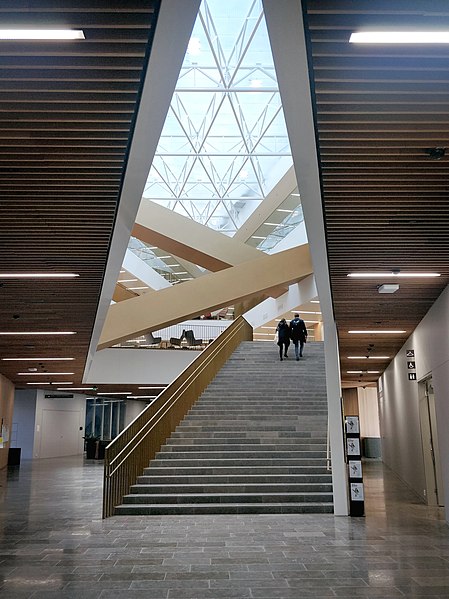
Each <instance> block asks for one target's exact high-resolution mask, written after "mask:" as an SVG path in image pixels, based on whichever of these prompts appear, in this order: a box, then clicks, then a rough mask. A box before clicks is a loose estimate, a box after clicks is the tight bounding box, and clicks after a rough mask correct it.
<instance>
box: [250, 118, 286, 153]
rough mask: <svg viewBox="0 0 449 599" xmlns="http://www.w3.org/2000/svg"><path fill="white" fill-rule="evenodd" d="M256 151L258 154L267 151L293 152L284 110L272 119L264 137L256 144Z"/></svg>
mask: <svg viewBox="0 0 449 599" xmlns="http://www.w3.org/2000/svg"><path fill="white" fill-rule="evenodd" d="M254 151H255V153H256V154H258V153H261V154H265V153H266V152H270V153H273V154H278V153H282V154H291V150H290V143H289V139H288V134H287V127H286V125H285V119H284V113H283V112H282V110H280V111H279V112H278V114H277V115H276V117H275V118H274V119H273V120H272V121H271V123H270V124H269V126H268V128H267V129H266V131H265V132H264V133H263V136H262V138H261V139H260V141H259V142H258V144H257V145H256V146H255V148H254Z"/></svg>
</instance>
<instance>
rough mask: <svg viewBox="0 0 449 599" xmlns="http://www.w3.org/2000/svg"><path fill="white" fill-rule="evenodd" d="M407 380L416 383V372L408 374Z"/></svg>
mask: <svg viewBox="0 0 449 599" xmlns="http://www.w3.org/2000/svg"><path fill="white" fill-rule="evenodd" d="M408 380H409V381H416V372H409V373H408Z"/></svg>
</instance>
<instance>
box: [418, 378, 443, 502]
mask: <svg viewBox="0 0 449 599" xmlns="http://www.w3.org/2000/svg"><path fill="white" fill-rule="evenodd" d="M419 416H420V422H421V442H422V448H423V457H424V471H425V477H426V489H425V492H426V498H427V504H428V505H435V506H437V505H438V506H443V505H444V498H443V482H442V478H441V466H440V453H439V449H438V436H437V426H436V411H435V394H434V390H433V384H432V378H431V377H430V378H428V379H426V380H424V381H422V382H420V394H419Z"/></svg>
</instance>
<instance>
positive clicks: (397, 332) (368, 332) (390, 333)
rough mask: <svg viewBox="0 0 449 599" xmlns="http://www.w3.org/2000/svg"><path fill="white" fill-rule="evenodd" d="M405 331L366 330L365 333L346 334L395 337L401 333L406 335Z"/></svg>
mask: <svg viewBox="0 0 449 599" xmlns="http://www.w3.org/2000/svg"><path fill="white" fill-rule="evenodd" d="M406 332H407V331H400V330H397V331H395V330H392V329H377V330H376V331H370V330H366V331H363V330H362V331H348V333H352V334H355V335H396V334H401V333H406Z"/></svg>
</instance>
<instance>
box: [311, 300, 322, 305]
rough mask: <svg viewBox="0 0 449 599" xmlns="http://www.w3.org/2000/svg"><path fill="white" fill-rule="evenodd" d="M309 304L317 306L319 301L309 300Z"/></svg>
mask: <svg viewBox="0 0 449 599" xmlns="http://www.w3.org/2000/svg"><path fill="white" fill-rule="evenodd" d="M310 303H311V304H319V303H320V302H319V300H310Z"/></svg>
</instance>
